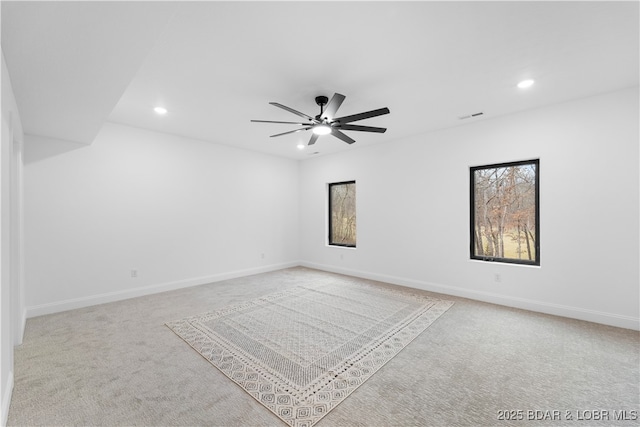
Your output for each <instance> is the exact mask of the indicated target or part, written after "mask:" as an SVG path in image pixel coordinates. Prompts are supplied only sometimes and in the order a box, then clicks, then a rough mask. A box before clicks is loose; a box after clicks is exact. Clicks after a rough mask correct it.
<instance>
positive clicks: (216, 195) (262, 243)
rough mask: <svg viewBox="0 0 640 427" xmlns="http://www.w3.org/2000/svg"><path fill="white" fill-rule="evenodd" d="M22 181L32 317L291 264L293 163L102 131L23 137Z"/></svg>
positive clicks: (136, 132)
mask: <svg viewBox="0 0 640 427" xmlns="http://www.w3.org/2000/svg"><path fill="white" fill-rule="evenodd" d="M24 180H25V184H24V185H25V196H24V197H25V201H24V203H25V258H26V264H25V275H26V280H27V283H28V286H27V295H26V305H27V309H28V315H29V316H35V315H40V314H45V313H50V312H55V311H61V310H65V309H70V308H75V307H81V306H86V305H90V304H95V303H101V302H106V301H111V300H117V299H122V298H126V297H131V296H137V295H142V294H145V293H151V292H157V291H163V290H168V289H175V288H179V287H184V286H190V285H195V284H202V283H209V282H211V281H215V280H221V279H224V278H229V277H236V276H241V275H246V274H251V273H257V272H261V271H268V270H271V269H277V268H282V267H286V266H291V265H297V263H298V262H297V261H298V258H297V256H298V236H297V233H298V199H297V195H298V163H297V162H295V161H293V160H287V159H281V158H276V157H273V156H268V155H264V154H259V153H254V152H250V151H246V150H240V149H235V148H231V147H227V146H223V145H216V144H212V143H208V142H203V141H197V140H190V139H185V138H181V137H177V136H171V135H166V134H161V133H154V132H149V131H145V130H141V129H136V128H131V127H127V126H121V125H116V124H111V123H107V124H106V125H105V126H104V128H103V129H102V130H101V132H100V133H99V135H98V137H97V138H96V140H95V141H94V142H93V144H91V145H89V146H84V145H78V144H73V143H69V142H65V141H55V140H48V139H45V138H36V137H29V136H27V137H26V140H25V170H24ZM263 254H264V258H263ZM132 269H135V270H137V272H138V277H137V278H132V277H131V270H132Z"/></svg>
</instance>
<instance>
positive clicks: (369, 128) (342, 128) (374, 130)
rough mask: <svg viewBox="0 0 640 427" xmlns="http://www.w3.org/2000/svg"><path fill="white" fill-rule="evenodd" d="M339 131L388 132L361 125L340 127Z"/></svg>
mask: <svg viewBox="0 0 640 427" xmlns="http://www.w3.org/2000/svg"><path fill="white" fill-rule="evenodd" d="M339 129H340V130H357V131H361V132H378V133H385V132H386V131H387V128H377V127H373V126H359V125H349V124H344V125H340V128H339Z"/></svg>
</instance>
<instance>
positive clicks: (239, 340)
mask: <svg viewBox="0 0 640 427" xmlns="http://www.w3.org/2000/svg"><path fill="white" fill-rule="evenodd" d="M452 305H453V302H452V301H445V300H439V299H434V298H428V297H424V296H419V295H416V294H412V293H409V292H404V291H399V290H390V289H387V288H384V287H378V286H371V285H367V284H362V283H359V282H358V283H356V282H354V281H349V280H339V281H335V282H333V283H324V282H323V283H322V284H318V285H313V284H312V285H306V286H300V287H297V288H294V289H291V290H287V291H283V292H278V293H275V294H271V295H268V296H265V297H262V298H258V299H256V300H253V301H248V302H246V303H243V304H239V305H236V306H232V307H228V308H224V309H222V310H218V311H215V312H211V313H205V314H201V315H198V316H193V317H188V318H185V319H182V320H178V321H175V322H170V323H167V326H168V327H169V328H171V329H172V330H173V331H174V332H175V333H176V334H177V335H178V336H180V337H181V338H182V339H183V340H185V341H186V342H187V343H188V344H189V345H190V346H191V347H193V348H194V349H195V350H196V351H197V352H198V353H200V354H201V355H202V356H203V357H204V358H205V359H207V360H208V361H209V362H211V364H212V365H214V366H215V367H216V368H218V369H219V370H220V371H222V372H223V373H224V374H225V375H226V376H227V377H229V378H230V379H231V380H233V381H234V382H235V383H237V384H238V385H239V386H240V387H242V388H243V389H244V390H245V391H246V392H247V393H249V394H250V395H251V396H253V397H254V398H255V399H256V400H257V401H258V402H260V403H261V404H263V405H264V406H265V407H267V408H268V409H269V410H271V411H272V412H273V413H274V414H276V415H277V416H278V417H279V418H280V419H282V421H284V422H285V423H287V424H288V425H290V426H295V427H303V426H312V425H314V424H315V423H317V422H318V421H319V420H320V419H321V418H322V417H323V416H325V415H326V414H327V413H328V412H329V411H331V410H332V409H333V408H335V407H336V406H337V405H338V404H339V403H340V402H342V401H343V400H344V399H345V398H346V397H347V396H349V394H351V393H352V392H353V391H354V390H355V389H356V388H358V387H359V386H360V385H362V383H364V382H365V381H366V380H367V379H368V378H369V377H371V376H372V375H373V374H374V373H375V372H376V371H377V370H378V369H380V368H381V367H382V366H383V365H384V364H385V363H387V362H388V361H389V360H391V359H392V358H393V357H394V356H395V355H396V354H398V352H399V351H400V350H402V349H403V348H404V347H405V346H406V345H407V344H409V343H410V342H411V341H412V340H413V339H414V338H415V337H417V336H418V335H419V334H420V333H421V332H422V331H424V330H425V329H426V328H427V327H428V326H429V325H431V324H432V323H433V322H434V321H435V320H436V319H437V318H438V317H440V316H441V315H442V314H443V313H444V312H445V311H446V310H447V309H449V307H451V306H452Z"/></svg>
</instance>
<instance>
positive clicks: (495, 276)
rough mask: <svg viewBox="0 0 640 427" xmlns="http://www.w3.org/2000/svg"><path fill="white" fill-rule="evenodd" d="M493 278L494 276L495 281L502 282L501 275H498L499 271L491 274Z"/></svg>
mask: <svg viewBox="0 0 640 427" xmlns="http://www.w3.org/2000/svg"><path fill="white" fill-rule="evenodd" d="M493 278H494V280H495V281H496V282H502V276H501V275H500V273H496V274H495V275H494V276H493Z"/></svg>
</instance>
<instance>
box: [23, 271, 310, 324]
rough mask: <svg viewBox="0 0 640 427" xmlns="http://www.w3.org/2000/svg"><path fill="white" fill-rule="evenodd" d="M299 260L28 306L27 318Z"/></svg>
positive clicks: (226, 277) (200, 282)
mask: <svg viewBox="0 0 640 427" xmlns="http://www.w3.org/2000/svg"><path fill="white" fill-rule="evenodd" d="M298 265H300V263H299V262H297V261H294V262H288V263H282V264H271V265H267V266H262V267H256V268H249V269H245V270H238V271H231V272H227V273H220V274H214V275H212V276H205V277H195V278H191V279H185V280H178V281H175V282H168V283H158V284H155V285H149V286H143V287H139V288H134V289H127V290H124V291H116V292H108V293H104V294H99V295H91V296H88V297H82V298H73V299H69V300H64V301H56V302H52V303H47V304H41V305H35V306H30V307H27V309H26V316H25V319H26V318H30V317H36V316H42V315H45V314H52V313H59V312H62V311H67V310H74V309H77V308H83V307H89V306H92V305H98V304H105V303H108V302H114V301H122V300H125V299H129V298H135V297H140V296H144V295H151V294H157V293H160V292H166V291H173V290H176V289H183V288H188V287H191V286H198V285H205V284H207V283H213V282H219V281H221V280H228V279H235V278H237V277H244V276H250V275H253V274H260V273H267V272H269V271H275V270H281V269H283V268H289V267H296V266H298Z"/></svg>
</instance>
